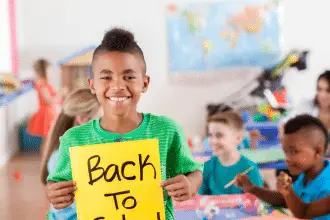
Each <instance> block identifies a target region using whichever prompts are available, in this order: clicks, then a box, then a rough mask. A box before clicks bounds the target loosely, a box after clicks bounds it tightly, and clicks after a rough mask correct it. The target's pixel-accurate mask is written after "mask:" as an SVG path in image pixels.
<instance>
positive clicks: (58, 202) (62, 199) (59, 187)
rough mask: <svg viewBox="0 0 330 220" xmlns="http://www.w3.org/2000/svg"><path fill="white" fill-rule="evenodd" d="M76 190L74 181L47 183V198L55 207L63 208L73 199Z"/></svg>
mask: <svg viewBox="0 0 330 220" xmlns="http://www.w3.org/2000/svg"><path fill="white" fill-rule="evenodd" d="M76 190H77V187H76V183H75V182H74V181H65V182H59V183H55V182H50V183H47V198H48V200H49V201H50V203H51V204H53V206H54V208H55V209H63V208H65V207H68V206H69V205H71V204H72V203H73V201H74V194H73V193H74V192H75V191H76Z"/></svg>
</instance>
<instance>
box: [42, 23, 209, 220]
mask: <svg viewBox="0 0 330 220" xmlns="http://www.w3.org/2000/svg"><path fill="white" fill-rule="evenodd" d="M88 81H89V85H90V88H91V90H92V92H93V93H95V94H96V96H97V99H98V100H99V102H100V103H101V105H102V109H103V112H104V116H103V117H102V118H101V119H98V120H93V121H90V122H88V123H86V124H84V125H80V126H77V127H74V128H72V129H70V130H69V131H67V132H66V133H65V134H64V135H63V136H62V137H61V139H60V151H59V157H58V162H57V164H56V168H55V171H54V172H52V173H50V175H49V176H48V178H47V182H48V183H47V188H48V199H49V201H50V202H51V203H52V204H53V205H54V208H56V209H61V208H65V207H67V206H69V205H70V204H71V203H72V201H73V197H74V191H75V190H76V185H75V183H74V182H73V181H72V170H71V162H70V155H69V148H70V147H77V146H86V145H94V144H100V143H111V142H118V141H133V140H144V139H154V138H157V139H158V140H159V153H160V163H161V167H163V169H162V172H161V175H162V180H163V181H164V182H162V183H161V187H162V188H163V189H165V190H166V191H167V194H168V195H169V197H168V198H167V197H166V196H165V201H164V205H165V210H166V213H165V215H166V220H172V219H173V218H174V217H173V216H174V210H173V203H172V198H173V199H174V200H175V201H178V202H180V201H185V200H188V199H190V198H191V197H192V196H193V195H194V194H195V193H197V191H198V189H199V187H200V186H201V183H202V179H203V177H202V172H201V171H202V168H203V166H202V165H201V164H199V163H197V162H196V161H195V160H194V158H193V157H192V155H191V152H190V151H189V148H188V145H187V140H186V137H185V135H184V133H183V130H182V129H181V127H180V126H179V125H178V124H177V123H176V122H174V121H173V120H171V119H169V118H167V117H165V116H156V115H153V114H150V113H139V112H137V110H136V109H137V104H138V102H139V99H140V96H141V93H145V92H146V91H147V89H148V86H149V82H150V78H149V76H148V75H146V63H145V60H144V55H143V52H142V50H141V48H140V47H139V46H138V44H137V43H136V41H135V40H134V36H133V34H132V33H130V32H128V31H125V30H123V29H117V28H115V29H112V30H110V31H109V32H107V33H106V34H105V36H104V38H103V41H102V43H101V45H99V46H98V47H97V48H96V49H95V51H94V54H93V61H92V77H91V78H89V79H88ZM86 134H88V135H86ZM113 156H114V157H116V156H118V155H113Z"/></svg>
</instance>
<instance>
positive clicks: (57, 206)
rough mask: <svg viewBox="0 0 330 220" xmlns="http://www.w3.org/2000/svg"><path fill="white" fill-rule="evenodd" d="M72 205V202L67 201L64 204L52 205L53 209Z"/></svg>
mask: <svg viewBox="0 0 330 220" xmlns="http://www.w3.org/2000/svg"><path fill="white" fill-rule="evenodd" d="M72 203H73V200H71V201H69V202H64V203H58V204H56V205H54V208H55V209H63V208H66V207H68V206H69V205H71V204H72Z"/></svg>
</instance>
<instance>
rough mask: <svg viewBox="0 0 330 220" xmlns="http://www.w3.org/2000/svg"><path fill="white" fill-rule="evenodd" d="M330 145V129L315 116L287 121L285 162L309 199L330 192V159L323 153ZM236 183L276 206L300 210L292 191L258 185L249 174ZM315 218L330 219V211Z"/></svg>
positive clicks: (304, 197)
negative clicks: (251, 179)
mask: <svg viewBox="0 0 330 220" xmlns="http://www.w3.org/2000/svg"><path fill="white" fill-rule="evenodd" d="M327 145H328V131H327V129H326V128H325V127H324V125H323V124H322V122H321V121H320V120H318V119H317V118H315V117H313V116H310V115H299V116H296V117H295V118H292V119H290V120H289V121H288V122H287V123H286V124H285V125H284V136H283V138H282V146H283V151H284V153H285V162H286V164H287V167H288V170H289V172H290V173H291V174H292V175H294V176H298V178H297V180H296V181H295V182H294V184H293V186H292V188H293V191H294V193H296V194H297V196H298V197H299V198H301V199H302V200H303V201H304V202H305V203H310V202H314V201H317V200H320V199H322V198H324V197H326V196H328V195H330V166H329V161H327V160H324V157H323V156H324V152H325V150H326V148H327ZM282 175H283V174H282ZM236 184H237V185H238V186H239V187H241V188H242V189H243V190H244V191H245V192H249V193H253V194H255V195H256V196H257V197H259V198H260V199H262V200H264V201H266V202H268V203H270V204H272V205H274V206H279V207H286V206H288V208H290V209H291V210H292V211H293V212H296V211H295V207H293V205H292V204H293V203H292V201H291V199H292V198H290V196H291V195H286V196H283V191H282V190H279V192H276V191H271V190H268V189H264V188H261V187H258V186H256V185H254V184H253V183H251V181H250V179H249V177H247V176H246V175H238V176H237V178H236ZM279 184H280V183H279ZM278 189H280V188H279V185H278ZM281 192H282V194H281ZM318 213H321V212H319V211H318ZM323 213H324V212H323ZM312 214H313V213H312ZM315 214H317V213H315ZM314 219H315V220H316V219H317V220H321V219H330V215H325V216H322V217H318V218H314Z"/></svg>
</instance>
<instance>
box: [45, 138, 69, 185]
mask: <svg viewBox="0 0 330 220" xmlns="http://www.w3.org/2000/svg"><path fill="white" fill-rule="evenodd" d="M68 140H69V138H68V135H65V134H64V136H62V137H61V138H60V147H59V156H58V159H57V162H56V168H55V170H54V172H52V173H50V174H49V175H48V178H47V182H49V181H54V182H63V181H70V180H72V170H71V161H70V154H69V142H68Z"/></svg>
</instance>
